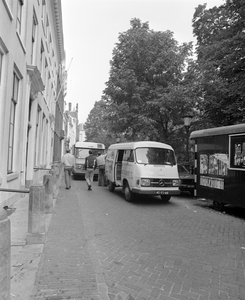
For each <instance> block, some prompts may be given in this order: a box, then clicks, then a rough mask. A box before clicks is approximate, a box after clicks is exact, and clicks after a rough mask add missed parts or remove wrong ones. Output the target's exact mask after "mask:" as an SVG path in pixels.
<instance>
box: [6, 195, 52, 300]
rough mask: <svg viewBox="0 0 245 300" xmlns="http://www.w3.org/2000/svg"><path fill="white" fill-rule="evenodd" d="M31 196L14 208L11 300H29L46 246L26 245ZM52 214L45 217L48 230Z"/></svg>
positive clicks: (12, 219) (18, 202)
mask: <svg viewBox="0 0 245 300" xmlns="http://www.w3.org/2000/svg"><path fill="white" fill-rule="evenodd" d="M28 205H29V195H23V196H22V197H21V198H20V200H18V201H17V202H16V203H15V204H14V205H13V206H12V207H13V208H15V209H16V210H15V212H14V213H13V214H11V215H10V216H9V219H10V224H11V300H23V299H26V300H28V299H29V297H30V295H31V291H32V288H33V285H34V281H35V277H36V273H37V269H38V265H39V262H40V258H41V254H42V252H43V248H44V245H43V244H37V245H26V236H27V230H28ZM50 220H51V214H46V215H45V223H46V228H47V229H48V225H49V223H50Z"/></svg>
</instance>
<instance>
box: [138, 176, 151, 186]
mask: <svg viewBox="0 0 245 300" xmlns="http://www.w3.org/2000/svg"><path fill="white" fill-rule="evenodd" d="M140 185H141V186H151V180H150V179H147V178H141V183H140Z"/></svg>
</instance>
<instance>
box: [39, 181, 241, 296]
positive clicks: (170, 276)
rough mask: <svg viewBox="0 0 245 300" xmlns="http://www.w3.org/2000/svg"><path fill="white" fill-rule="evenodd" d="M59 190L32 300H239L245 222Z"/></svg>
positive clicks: (188, 201)
mask: <svg viewBox="0 0 245 300" xmlns="http://www.w3.org/2000/svg"><path fill="white" fill-rule="evenodd" d="M94 185H95V186H94V187H93V190H92V191H88V190H87V189H86V185H85V182H84V181H73V182H72V188H71V189H70V190H68V191H67V190H65V189H64V188H62V189H61V190H60V195H59V199H58V200H57V202H56V206H55V211H54V213H53V216H52V219H51V223H50V227H49V232H48V236H47V241H46V244H45V246H44V251H43V254H42V257H41V262H40V265H39V270H38V273H37V278H36V282H35V287H34V290H33V299H50V300H51V299H110V300H114V299H130V300H132V299H139V300H140V299H162V300H174V299H179V300H194V299H195V300H219V299H220V300H226V299H227V300H228V299H229V300H243V299H245V273H244V264H245V262H244V261H245V260H244V259H245V235H244V229H245V221H244V218H242V217H240V218H239V217H236V216H231V215H228V214H223V213H220V212H217V211H214V210H212V209H210V208H209V207H208V206H207V204H206V203H204V202H201V201H197V200H194V199H192V198H190V197H173V198H172V199H171V200H170V202H169V203H163V202H162V201H161V200H160V197H159V198H157V197H150V198H149V197H148V198H147V197H138V198H137V199H136V200H135V201H134V202H132V203H128V202H126V201H125V200H124V199H123V195H122V194H121V191H120V190H116V191H115V192H114V193H110V192H109V191H108V189H107V188H106V187H98V186H97V182H95V183H94Z"/></svg>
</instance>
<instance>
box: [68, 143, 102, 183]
mask: <svg viewBox="0 0 245 300" xmlns="http://www.w3.org/2000/svg"><path fill="white" fill-rule="evenodd" d="M89 150H92V152H93V154H94V155H95V156H97V154H98V152H100V153H101V154H104V152H105V145H104V144H101V143H94V142H76V144H75V146H74V151H73V153H74V156H75V167H74V169H73V179H77V178H79V177H84V176H85V172H86V170H85V158H86V157H87V156H88V155H89V153H88V152H89ZM98 173H99V171H98V169H96V170H95V173H94V175H95V178H96V177H98Z"/></svg>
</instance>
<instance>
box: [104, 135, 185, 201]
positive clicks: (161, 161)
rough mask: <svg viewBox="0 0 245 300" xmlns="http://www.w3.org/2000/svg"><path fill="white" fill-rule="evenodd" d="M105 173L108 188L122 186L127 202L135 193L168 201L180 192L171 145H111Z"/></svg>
mask: <svg viewBox="0 0 245 300" xmlns="http://www.w3.org/2000/svg"><path fill="white" fill-rule="evenodd" d="M105 172H106V178H107V184H108V187H109V190H110V191H111V192H113V191H114V189H115V188H116V187H122V192H123V193H124V197H125V199H126V201H132V200H133V197H134V194H148V195H159V196H160V197H161V198H162V199H163V200H165V201H169V200H170V198H171V196H172V195H179V194H180V190H179V184H180V180H179V175H178V168H177V163H176V158H175V153H174V150H173V148H172V147H171V146H170V145H168V144H164V143H159V142H152V141H141V142H130V143H118V144H113V145H111V146H110V147H109V148H108V152H107V157H106V165H105Z"/></svg>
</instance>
